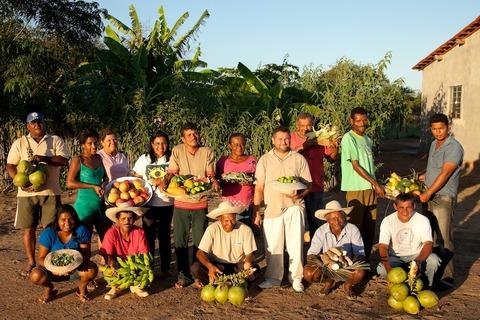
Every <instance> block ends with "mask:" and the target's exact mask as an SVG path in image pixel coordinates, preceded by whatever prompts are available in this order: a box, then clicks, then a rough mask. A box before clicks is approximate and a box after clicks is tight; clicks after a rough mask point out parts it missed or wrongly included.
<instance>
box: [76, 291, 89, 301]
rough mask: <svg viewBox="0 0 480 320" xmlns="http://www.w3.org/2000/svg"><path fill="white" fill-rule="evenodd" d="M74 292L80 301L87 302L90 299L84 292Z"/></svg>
mask: <svg viewBox="0 0 480 320" xmlns="http://www.w3.org/2000/svg"><path fill="white" fill-rule="evenodd" d="M75 294H76V295H77V297H78V298H79V299H80V301H82V302H88V301H90V298H89V297H88V296H87V295H86V294H81V293H80V292H78V291H77V292H75Z"/></svg>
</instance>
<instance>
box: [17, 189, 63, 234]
mask: <svg viewBox="0 0 480 320" xmlns="http://www.w3.org/2000/svg"><path fill="white" fill-rule="evenodd" d="M60 204H61V202H60V196H54V195H52V196H32V197H17V213H16V215H15V223H14V226H15V228H17V229H29V228H36V227H37V226H38V223H39V222H40V223H41V225H42V226H44V227H45V226H46V225H47V224H49V223H50V222H52V221H53V218H54V216H55V211H56V209H57V207H58V206H59V205H60Z"/></svg>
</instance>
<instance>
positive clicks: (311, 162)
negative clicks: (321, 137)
mask: <svg viewBox="0 0 480 320" xmlns="http://www.w3.org/2000/svg"><path fill="white" fill-rule="evenodd" d="M290 137H291V138H290V148H291V149H292V150H297V149H298V148H299V147H300V146H301V145H302V144H303V143H304V142H305V141H307V138H300V137H299V136H298V134H297V133H296V132H292V134H291V135H290ZM299 152H300V154H301V155H302V156H304V157H305V159H307V163H308V168H309V169H310V174H311V175H312V192H321V191H323V184H324V180H325V179H324V175H325V172H324V170H323V158H324V157H325V156H329V155H330V154H331V153H332V151H331V150H330V149H329V148H328V147H324V146H319V145H316V146H313V147H310V148H307V149H303V150H301V151H299Z"/></svg>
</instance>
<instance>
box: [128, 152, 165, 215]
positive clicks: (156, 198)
mask: <svg viewBox="0 0 480 320" xmlns="http://www.w3.org/2000/svg"><path fill="white" fill-rule="evenodd" d="M151 166H159V167H164V169H165V170H166V168H168V162H167V157H165V156H163V157H161V158H160V159H157V161H156V162H153V163H152V162H151V161H150V156H149V155H145V154H142V155H141V156H140V158H138V160H137V162H135V165H134V166H133V171H135V172H136V173H138V174H141V175H142V178H143V179H144V180H146V181H149V180H150V177H148V176H147V169H148V168H149V167H151ZM153 188H154V189H155V192H154V193H153V196H152V199H151V200H150V202H149V203H148V205H149V206H151V207H165V206H171V205H173V202H172V200H171V199H170V198H169V197H168V196H167V195H166V194H165V193H163V192H160V188H155V187H153Z"/></svg>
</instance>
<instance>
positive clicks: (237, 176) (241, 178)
mask: <svg viewBox="0 0 480 320" xmlns="http://www.w3.org/2000/svg"><path fill="white" fill-rule="evenodd" d="M222 180H223V181H226V182H230V183H240V184H253V181H254V180H255V179H254V177H253V175H252V174H248V173H245V172H228V173H224V174H222Z"/></svg>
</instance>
